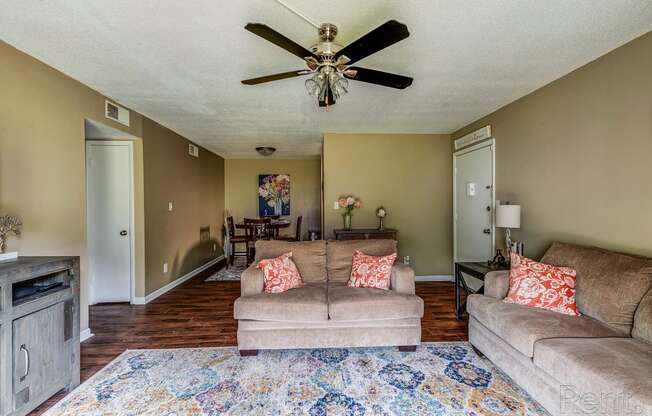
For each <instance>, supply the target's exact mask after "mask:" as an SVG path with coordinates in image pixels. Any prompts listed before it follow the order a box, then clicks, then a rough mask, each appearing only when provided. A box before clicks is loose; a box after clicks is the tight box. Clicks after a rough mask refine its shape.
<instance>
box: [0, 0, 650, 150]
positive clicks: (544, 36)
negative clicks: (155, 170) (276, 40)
mask: <svg viewBox="0 0 652 416" xmlns="http://www.w3.org/2000/svg"><path fill="white" fill-rule="evenodd" d="M286 1H287V2H288V3H290V4H291V5H292V6H294V7H295V8H297V9H299V10H301V11H302V12H303V13H304V14H306V15H308V16H310V17H311V18H312V19H313V20H316V21H319V22H332V23H335V24H337V25H338V27H339V35H338V41H340V42H341V43H343V44H347V43H349V42H350V41H352V40H355V39H356V38H358V37H359V36H361V35H363V34H365V33H366V32H368V31H369V30H371V29H373V28H374V27H376V26H378V25H380V24H381V23H383V22H385V21H386V20H388V19H392V18H393V19H397V20H399V21H401V22H404V23H406V24H407V26H408V28H409V30H410V33H411V36H410V37H409V38H408V39H406V40H404V41H402V42H400V43H398V44H396V45H394V46H392V47H390V48H387V49H385V50H383V51H381V52H380V53H378V54H376V55H373V56H371V57H369V58H367V59H365V60H363V61H361V62H360V63H359V65H360V66H365V67H369V68H376V69H381V70H385V71H391V72H396V73H400V74H406V75H410V76H413V77H414V78H415V82H414V84H413V85H412V87H410V88H408V89H407V90H405V91H398V90H393V89H389V88H383V87H379V86H373V85H370V84H364V83H359V82H351V88H350V94H349V95H347V96H345V97H344V98H343V99H342V100H341V101H340V102H338V103H337V105H336V106H334V107H332V108H331V111H330V112H328V113H326V112H324V111H323V110H320V109H318V108H317V105H316V102H315V101H314V100H313V99H312V98H310V97H308V96H307V94H306V92H305V89H304V86H303V79H289V80H283V81H277V82H275V83H271V84H266V85H259V86H244V85H241V84H240V80H241V79H245V78H251V77H255V76H261V75H267V74H272V73H276V72H284V71H288V70H295V69H302V68H303V66H302V62H301V61H300V60H299V59H298V58H296V57H294V56H293V55H291V54H289V53H288V52H286V51H284V50H282V49H280V48H278V47H276V46H274V45H272V44H270V43H268V42H266V41H264V40H263V39H260V38H258V37H256V36H254V35H253V34H251V33H249V32H247V31H245V30H244V29H243V26H244V25H245V24H246V23H247V22H262V23H265V24H267V25H269V26H271V27H273V28H274V29H276V30H278V31H279V32H281V33H283V34H285V35H286V36H288V37H289V38H291V39H293V40H295V41H297V42H298V43H300V44H302V45H304V46H306V47H308V46H310V45H311V44H313V43H315V42H316V40H317V34H316V30H315V29H314V28H313V27H312V26H310V25H309V24H307V23H306V22H304V21H303V20H301V19H299V18H298V17H297V16H295V15H294V14H292V13H291V12H289V11H288V10H287V9H285V8H283V7H282V6H280V5H279V4H278V3H276V2H275V1H273V0H246V1H245V0H231V1H222V0H202V1H197V0H193V1H180V0H179V1H172V0H165V1H163V0H138V1H132V0H110V1H108V0H106V1H104V0H92V1H89V0H20V1H15V0H0V39H2V40H4V41H5V42H7V43H9V44H11V45H13V46H15V47H16V48H18V49H20V50H22V51H24V52H26V53H28V54H30V55H33V56H35V57H36V58H38V59H40V60H42V61H44V62H46V63H47V64H49V65H51V66H53V67H55V68H57V69H59V70H61V71H62V72H64V73H66V74H68V75H70V76H71V77H73V78H75V79H77V80H79V81H81V82H83V83H85V84H87V85H89V86H91V87H92V88H94V89H97V90H98V91H100V92H102V93H103V94H105V95H107V96H110V97H112V98H114V99H116V100H117V101H119V102H120V103H122V104H124V105H126V106H128V107H131V108H133V109H134V110H136V111H139V112H141V113H143V114H145V115H147V116H149V117H151V118H153V119H154V120H156V121H158V122H160V123H162V124H164V125H165V126H167V127H170V128H172V129H173V130H175V131H177V132H179V133H180V134H183V135H185V136H186V137H188V138H189V139H191V140H193V141H196V142H197V143H200V144H202V145H204V146H206V147H207V148H209V149H211V150H213V151H215V152H216V153H218V154H220V155H222V156H225V157H233V158H237V157H256V156H257V154H256V153H255V150H254V147H255V146H257V145H272V146H275V147H277V148H278V152H277V154H276V155H275V156H276V157H305V156H315V155H318V154H319V153H320V149H321V140H322V135H323V133H325V132H349V133H352V132H366V133H392V132H402V133H450V132H451V131H454V130H456V129H457V128H459V127H462V126H464V125H465V124H466V123H468V122H470V121H473V120H475V119H477V118H479V117H481V116H483V115H485V114H487V113H489V112H491V111H493V110H495V109H497V108H499V107H501V106H503V105H505V104H507V103H509V102H511V101H513V100H514V99H516V98H519V97H521V96H523V95H525V94H527V93H529V92H531V91H533V90H534V89H536V88H539V87H541V86H543V85H545V84H547V83H548V82H550V81H552V80H554V79H556V78H559V77H560V76H562V75H564V74H566V73H568V72H570V71H571V70H573V69H575V68H578V67H579V66H581V65H583V64H586V63H587V62H590V61H591V60H593V59H595V58H597V57H599V56H600V55H602V54H604V53H606V52H608V51H610V50H612V49H614V48H616V47H618V46H620V45H622V44H624V43H626V42H628V41H630V40H632V39H633V38H635V37H637V36H639V35H641V34H643V33H645V32H647V31H649V30H651V29H652V2H650V1H645V0H617V1H616V0H572V1H569V0H513V1H497V0H477V1H459V0H447V1H443V0H440V1H432V0H411V1H408V0H400V1H399V0H397V1H370V0H356V1H350V0H346V1H345V0H329V1H319V2H317V1H309V0H286Z"/></svg>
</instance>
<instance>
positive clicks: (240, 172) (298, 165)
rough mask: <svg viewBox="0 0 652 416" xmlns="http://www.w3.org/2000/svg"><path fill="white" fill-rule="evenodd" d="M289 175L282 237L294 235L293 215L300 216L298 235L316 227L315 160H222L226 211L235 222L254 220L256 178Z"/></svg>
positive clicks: (317, 184)
mask: <svg viewBox="0 0 652 416" xmlns="http://www.w3.org/2000/svg"><path fill="white" fill-rule="evenodd" d="M267 173H270V174H271V173H279V174H280V173H287V174H289V175H290V214H291V215H290V220H291V221H292V225H291V227H290V228H289V229H286V230H282V231H281V233H282V234H287V235H294V233H295V226H296V219H297V216H299V215H303V224H302V228H303V231H302V234H303V235H304V236H303V238H306V234H307V232H308V230H309V229H317V230H318V229H319V228H320V200H319V198H320V192H321V191H320V188H321V179H320V178H321V176H320V175H321V164H320V161H319V160H281V159H227V160H226V161H225V195H226V202H225V208H226V210H227V211H228V212H229V213H230V214H231V215H232V216H233V218H234V220H235V221H236V222H238V221H241V220H242V219H243V218H245V217H252V218H256V217H258V175H262V174H267Z"/></svg>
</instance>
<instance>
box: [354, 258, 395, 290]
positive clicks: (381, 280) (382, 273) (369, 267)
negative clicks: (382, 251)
mask: <svg viewBox="0 0 652 416" xmlns="http://www.w3.org/2000/svg"><path fill="white" fill-rule="evenodd" d="M395 260H396V253H392V254H390V255H388V256H368V255H366V254H364V253H363V252H361V251H359V250H356V251H355V253H353V264H352V265H351V277H350V278H349V281H348V283H347V286H349V287H368V288H374V289H384V290H389V285H390V279H389V275H390V274H391V273H392V266H393V265H394V261H395Z"/></svg>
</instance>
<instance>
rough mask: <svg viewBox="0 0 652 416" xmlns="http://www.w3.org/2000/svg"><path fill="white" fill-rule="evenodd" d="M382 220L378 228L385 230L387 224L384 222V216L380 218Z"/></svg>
mask: <svg viewBox="0 0 652 416" xmlns="http://www.w3.org/2000/svg"><path fill="white" fill-rule="evenodd" d="M378 219H379V220H380V224H378V230H379V231H383V230H384V229H385V224H383V220H384V218H383V217H380V218H378Z"/></svg>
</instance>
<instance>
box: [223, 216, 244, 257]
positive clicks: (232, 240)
mask: <svg viewBox="0 0 652 416" xmlns="http://www.w3.org/2000/svg"><path fill="white" fill-rule="evenodd" d="M226 226H227V232H228V233H229V244H230V246H231V253H230V254H229V261H228V263H229V264H228V266H233V263H234V262H235V258H236V257H244V258H245V262H247V263H248V261H249V243H248V241H249V240H248V238H247V236H246V235H237V234H236V233H235V224H234V223H233V217H232V216H228V217H226ZM238 244H244V245H245V248H244V251H237V250H236V248H237V245H238Z"/></svg>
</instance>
